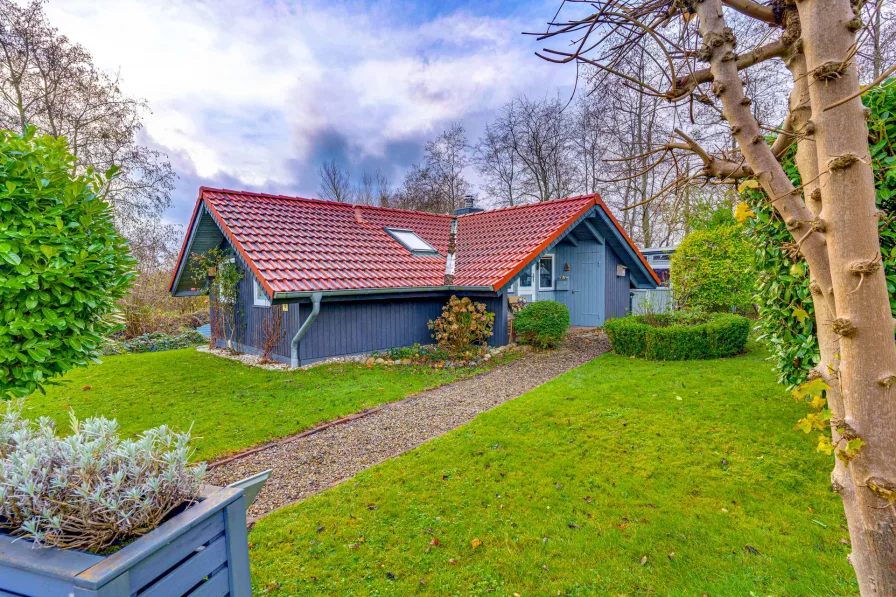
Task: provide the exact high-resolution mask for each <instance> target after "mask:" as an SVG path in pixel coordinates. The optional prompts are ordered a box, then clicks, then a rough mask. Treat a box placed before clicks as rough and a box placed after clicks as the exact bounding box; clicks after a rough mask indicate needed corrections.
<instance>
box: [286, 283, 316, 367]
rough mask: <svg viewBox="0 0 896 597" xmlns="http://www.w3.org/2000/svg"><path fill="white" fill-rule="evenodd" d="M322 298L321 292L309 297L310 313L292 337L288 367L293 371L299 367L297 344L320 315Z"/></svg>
mask: <svg viewBox="0 0 896 597" xmlns="http://www.w3.org/2000/svg"><path fill="white" fill-rule="evenodd" d="M323 296H324V295H323V293H322V292H315V293H313V294H312V295H311V313H310V314H309V315H308V318H307V319H306V320H305V322H304V323H302V327H300V328H299V331H298V332H296V335H295V336H293V339H292V346H291V347H290V350H289V360H290V365H291V366H292V368H293V369H295V368H296V367H298V366H299V342H301V341H302V338H303V337H305V334H306V333H307V332H308V328H310V327H311V324H312V323H314V320H315V319H317V314H318V313H320V299H322V298H323Z"/></svg>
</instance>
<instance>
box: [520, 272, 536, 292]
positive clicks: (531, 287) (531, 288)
mask: <svg viewBox="0 0 896 597" xmlns="http://www.w3.org/2000/svg"><path fill="white" fill-rule="evenodd" d="M536 273H537V269H536V267H535V266H534V265H533V266H531V267H530V268H529V274H530V276H529V278H530V279H531V280H532V283H531V284H529V285H528V286H523V278H522V276H521V277H519V278H517V279H516V286H517V290H518V291H519V293H520V294H522V293H524V292H534V291H535V274H536Z"/></svg>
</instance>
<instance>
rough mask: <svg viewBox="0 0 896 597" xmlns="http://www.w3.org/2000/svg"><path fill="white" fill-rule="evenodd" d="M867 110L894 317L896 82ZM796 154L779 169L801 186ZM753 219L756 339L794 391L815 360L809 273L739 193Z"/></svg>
mask: <svg viewBox="0 0 896 597" xmlns="http://www.w3.org/2000/svg"><path fill="white" fill-rule="evenodd" d="M862 102H863V103H864V104H865V106H867V107H868V108H870V109H871V115H870V117H869V119H868V137H869V139H868V140H869V144H870V146H871V165H872V168H873V171H874V185H875V187H876V189H877V206H878V207H879V208H880V209H881V210H883V211H884V212H885V213H886V215H887V217H886V218H883V219H882V221H881V222H880V224H879V227H878V230H879V234H880V245H881V253H882V255H883V266H884V271H885V273H886V277H887V290H888V291H889V293H890V308H891V310H892V311H893V314H894V316H896V168H894V166H896V79H890V80H889V81H887V82H886V83H885V84H883V85H881V86H880V87H878V88H874V89H870V90H869V91H868V92H867V93H866V94H865V95H863V96H862ZM793 157H794V151H793V150H791V151H790V153H789V154H788V155H787V157H786V158H785V160H784V162H783V164H784V169H785V171H786V172H787V175H788V176H789V177H790V179H791V180H792V181H793V183H794V184H795V185H797V186H799V185H800V184H801V182H800V177H799V173H798V172H797V169H796V165H795V164H794V161H793ZM743 198H744V200H745V201H746V202H747V203H748V204H749V206H750V210H751V211H752V212H753V214H754V217H751V218H749V219H747V221H746V225H747V237H748V239H749V240H750V242H751V244H752V245H753V250H754V253H755V267H756V269H757V270H758V285H757V292H756V298H755V301H756V303H757V304H758V306H759V327H760V332H761V334H760V336H759V338H760V339H761V340H763V341H764V342H765V343H766V344H768V346H769V348H770V349H771V351H772V356H773V360H774V363H775V369H776V370H777V371H778V381H779V382H781V383H782V384H784V385H786V386H788V387H789V388H791V389H792V388H794V387H796V386H798V385H800V384H801V383H803V382H804V381H806V376H807V375H808V373H809V371H810V370H811V369H812V368H813V367H815V366H816V365H817V364H818V362H819V360H820V358H821V357H820V355H819V348H818V339H817V338H816V335H815V307H814V305H813V302H812V295H811V293H810V292H809V282H810V280H809V267H808V265H807V264H806V262H805V260H804V259H803V258H802V256H799V257H794V255H793V253H792V251H790V250H788V247H790V246H792V244H793V242H794V240H793V237H792V236H791V234H790V232H788V230H787V227H786V226H785V225H784V222H783V221H781V218H780V217H779V216H778V215H777V214H776V213H775V210H774V209H773V208H772V207H771V206H770V205H769V204H768V199H767V198H766V196H765V195H764V194H763V193H762V192H760V191H758V190H755V189H753V190H748V191H746V192H745V193H743Z"/></svg>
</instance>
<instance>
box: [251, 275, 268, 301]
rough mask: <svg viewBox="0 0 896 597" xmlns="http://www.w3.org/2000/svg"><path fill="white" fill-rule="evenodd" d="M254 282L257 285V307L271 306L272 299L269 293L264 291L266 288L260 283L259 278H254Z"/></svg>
mask: <svg viewBox="0 0 896 597" xmlns="http://www.w3.org/2000/svg"><path fill="white" fill-rule="evenodd" d="M252 284H253V285H254V287H255V301H254V304H255V306H256V307H270V306H271V299H269V298H268V295H266V294H265V293H264V288H262V286H261V284H259V283H258V280H252Z"/></svg>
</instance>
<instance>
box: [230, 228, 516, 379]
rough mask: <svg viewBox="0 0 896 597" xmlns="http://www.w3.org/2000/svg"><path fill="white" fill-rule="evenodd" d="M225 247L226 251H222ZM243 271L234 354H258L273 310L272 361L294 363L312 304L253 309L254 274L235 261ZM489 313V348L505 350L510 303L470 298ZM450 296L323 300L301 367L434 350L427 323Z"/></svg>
mask: <svg viewBox="0 0 896 597" xmlns="http://www.w3.org/2000/svg"><path fill="white" fill-rule="evenodd" d="M224 246H225V247H226V245H224ZM237 263H238V264H240V266H241V267H242V269H243V279H242V280H241V281H240V285H239V296H240V305H239V308H238V309H237V312H238V313H237V328H236V332H235V334H234V341H235V342H236V344H237V346H236V348H239V349H240V350H242V351H244V352H249V353H253V354H260V352H261V349H262V345H263V341H262V340H263V327H264V323H265V320H267V319H268V318H271V317H272V310H274V309H281V308H284V307H285V308H286V310H285V311H284V312H283V324H282V330H283V334H282V336H281V337H280V340H279V342H278V343H277V346H276V348H275V349H274V351H273V354H272V355H271V356H272V358H274V359H275V360H277V361H280V362H282V363H289V362H290V347H291V343H292V338H293V337H294V336H295V335H296V332H298V330H299V328H300V327H301V325H302V322H304V321H305V319H306V318H307V317H308V316H309V315H310V313H311V302H310V301H309V300H307V299H306V300H303V301H295V302H291V303H287V304H284V305H277V304H275V305H273V306H272V307H261V306H259V307H256V306H255V304H254V303H255V296H254V293H255V288H254V284H255V274H253V273H252V270H251V269H250V268H249V267H248V266H247V265H246V264H245V263H242V262H241V261H240V260H239V258H237ZM456 294H457V295H458V296H470V298H472V299H473V300H475V301H477V302H481V303H484V304H485V306H486V309H487V310H488V311H490V312H492V313H495V326H494V330H493V331H494V333H493V334H492V337H491V339H490V340H489V344H491V345H493V346H502V345H504V344H507V297H506V295H504V294H500V295H497V294H494V293H493V294H492V295H488V294H483V293H478V294H467V295H465V294H464V293H456ZM450 298H451V293H432V294H425V295H423V296H419V295H417V296H410V297H408V296H403V295H392V296H388V295H368V296H366V297H365V296H363V295H362V296H358V297H338V298H335V297H326V296H325V297H324V299H323V301H322V302H321V307H320V313H319V314H318V316H317V319H316V320H315V321H314V323H312V324H311V327H309V328H308V331H307V333H306V334H305V337H304V338H302V341H301V342H300V343H299V364H300V365H306V364H309V363H313V362H315V361H320V360H323V359H327V358H331V357H341V356H351V355H357V354H364V353H369V352H372V351H374V350H386V349H389V348H400V347H405V346H413V345H414V344H432V343H433V339H432V337H431V335H430V334H431V332H430V330H429V328H428V327H427V325H426V324H427V322H429V321H430V320H433V319H435V318H437V317H438V316H439V315H440V314H441V312H442V307H443V306H444V305H445V303H446V302H448V300H449V299H450Z"/></svg>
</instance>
